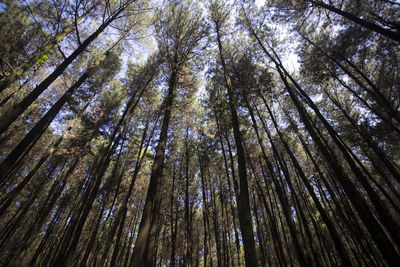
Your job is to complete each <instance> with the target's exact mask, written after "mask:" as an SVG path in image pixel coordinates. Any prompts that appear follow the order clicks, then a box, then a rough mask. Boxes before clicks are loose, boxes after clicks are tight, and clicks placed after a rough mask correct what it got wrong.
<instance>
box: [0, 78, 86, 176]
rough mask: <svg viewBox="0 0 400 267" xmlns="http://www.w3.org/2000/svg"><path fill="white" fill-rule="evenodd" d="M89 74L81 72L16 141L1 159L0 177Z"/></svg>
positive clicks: (32, 143)
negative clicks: (20, 138) (30, 128)
mask: <svg viewBox="0 0 400 267" xmlns="http://www.w3.org/2000/svg"><path fill="white" fill-rule="evenodd" d="M88 76H89V73H88V72H85V73H84V74H82V76H81V77H80V78H79V80H78V81H76V82H75V83H74V84H73V85H72V86H71V87H70V88H69V89H68V90H67V91H66V92H65V93H64V94H63V95H62V96H61V97H60V99H59V100H58V101H57V102H56V103H55V104H54V105H53V106H52V107H51V108H50V109H49V110H48V111H47V112H46V114H45V115H44V116H43V117H42V118H41V119H40V120H39V121H38V122H37V123H36V125H35V126H34V127H33V128H32V130H30V131H29V132H28V133H27V134H26V136H25V137H24V138H23V139H22V140H21V141H20V142H19V143H18V145H17V146H16V147H15V148H14V149H13V150H12V151H11V152H10V154H8V156H7V158H5V159H4V160H3V162H2V163H1V165H0V177H6V176H7V175H8V174H9V172H10V171H11V170H12V169H13V167H14V166H15V164H16V163H17V162H18V161H20V160H21V159H22V157H23V156H26V153H24V152H25V150H26V148H27V147H29V146H33V145H35V143H36V142H37V141H38V140H39V138H40V137H41V136H42V135H43V133H44V132H45V131H46V129H47V128H48V127H49V125H50V124H51V122H52V121H53V119H54V118H55V117H56V116H57V114H58V113H59V112H60V110H61V108H62V107H63V106H64V104H65V103H66V102H67V101H68V99H70V98H71V96H72V94H73V93H74V92H75V91H76V90H77V89H78V88H79V86H81V84H82V83H83V82H84V81H85V80H86V79H87V77H88Z"/></svg>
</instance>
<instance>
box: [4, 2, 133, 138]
mask: <svg viewBox="0 0 400 267" xmlns="http://www.w3.org/2000/svg"><path fill="white" fill-rule="evenodd" d="M124 9H125V8H120V9H119V10H118V11H117V12H115V14H114V15H113V16H112V17H111V18H109V19H108V20H107V21H106V22H104V23H103V24H102V25H101V26H100V27H99V28H98V29H97V30H96V31H95V32H94V33H92V34H91V35H90V36H89V37H88V38H87V39H86V40H85V41H84V42H83V43H82V44H80V45H79V46H78V48H77V49H76V50H75V51H74V52H73V53H72V54H71V55H70V56H69V57H67V58H66V59H65V60H64V61H63V62H62V63H61V64H60V65H59V66H58V67H57V68H56V69H55V70H54V71H53V72H52V73H51V74H50V75H49V76H48V77H47V78H46V79H45V80H44V81H43V82H41V83H40V84H39V85H38V86H36V87H35V89H33V91H32V92H30V93H29V94H28V95H27V96H26V97H25V98H24V99H23V100H22V101H21V102H19V103H18V104H16V105H15V106H13V107H12V108H10V109H9V110H7V111H6V112H5V113H4V115H3V116H2V117H1V118H0V134H2V133H4V132H5V131H6V130H7V128H8V127H9V126H10V125H11V124H12V123H13V122H14V121H15V120H16V119H17V118H18V117H19V116H20V115H21V114H22V113H23V112H24V111H25V110H26V109H27V108H28V107H29V106H30V105H31V104H32V103H33V102H34V101H35V100H36V99H37V98H38V97H39V95H41V94H42V93H43V92H44V91H45V90H46V89H47V88H48V87H49V86H50V85H51V84H52V83H53V82H54V81H55V80H56V79H57V78H58V77H59V76H60V75H62V74H63V72H64V70H65V69H66V68H67V67H68V66H69V65H70V64H71V63H72V62H73V61H74V60H75V59H76V58H77V57H78V56H79V55H80V54H81V53H82V52H83V51H84V50H85V49H86V48H87V47H88V46H89V45H90V44H91V42H92V41H93V40H95V39H96V38H97V37H98V36H99V35H100V33H102V32H103V31H104V29H106V28H107V26H108V25H110V24H111V22H113V21H114V20H115V19H116V18H118V16H119V15H120V13H121V12H122V11H123V10H124Z"/></svg>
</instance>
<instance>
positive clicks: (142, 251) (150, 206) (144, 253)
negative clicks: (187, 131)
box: [132, 62, 178, 267]
mask: <svg viewBox="0 0 400 267" xmlns="http://www.w3.org/2000/svg"><path fill="white" fill-rule="evenodd" d="M176 64H177V62H175V66H174V67H173V70H172V73H171V76H170V78H169V83H168V95H167V98H166V102H165V109H164V119H163V123H162V126H161V132H160V139H159V141H158V145H157V148H156V155H155V158H154V163H153V167H152V169H151V175H150V183H149V187H148V190H147V196H146V201H145V205H144V210H143V215H142V219H141V222H140V226H139V232H138V237H137V239H136V243H135V248H134V250H133V255H132V260H133V262H132V264H133V266H135V267H136V266H137V267H139V266H140V267H142V266H145V267H152V265H153V258H152V256H153V254H152V252H153V249H154V245H155V236H149V233H151V232H152V230H154V228H156V227H157V218H158V212H159V211H158V210H157V205H156V198H157V194H158V191H159V190H158V189H159V183H160V181H159V180H160V179H161V176H162V171H163V168H164V157H165V148H166V145H167V134H168V127H169V121H170V118H171V111H172V104H173V100H174V95H175V89H176V83H177V78H178V77H177V75H178V69H177V66H176Z"/></svg>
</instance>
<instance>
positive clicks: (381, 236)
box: [248, 24, 400, 264]
mask: <svg viewBox="0 0 400 267" xmlns="http://www.w3.org/2000/svg"><path fill="white" fill-rule="evenodd" d="M248 26H249V30H250V33H251V34H252V35H253V36H254V37H255V38H256V40H257V42H258V44H259V46H260V47H261V49H262V50H263V51H264V53H265V54H266V55H267V56H268V57H269V58H270V59H271V60H272V62H274V64H275V65H276V68H277V70H278V72H279V75H280V77H281V80H282V81H283V83H284V85H285V88H286V90H287V92H288V93H289V96H290V98H291V99H292V101H293V103H294V105H295V107H296V109H297V111H298V112H299V114H300V118H301V120H302V122H303V123H304V125H305V127H306V129H307V131H308V133H309V134H310V136H311V138H312V139H313V141H314V143H315V144H316V145H317V147H318V149H319V151H320V152H321V154H322V155H323V156H324V157H325V159H326V161H327V163H328V164H329V165H330V167H331V168H332V170H333V172H334V173H335V175H336V177H337V180H338V181H339V182H340V184H341V186H342V188H343V190H344V191H345V192H346V195H347V196H348V198H349V199H350V201H351V203H352V204H353V205H354V207H355V209H356V211H357V213H358V214H359V216H360V218H361V220H362V221H363V223H364V224H365V226H366V227H367V229H368V231H369V233H370V234H371V237H372V238H373V239H374V241H375V242H376V244H377V247H378V249H379V251H380V252H381V253H382V255H383V256H384V258H385V260H386V261H387V262H388V264H395V262H398V261H399V260H400V255H398V253H397V252H396V250H395V248H394V246H393V244H392V243H391V241H390V240H389V239H388V237H387V236H386V234H385V232H384V230H383V229H382V227H381V226H380V224H379V222H378V221H377V220H376V219H375V217H374V216H373V214H372V212H371V210H370V209H369V208H368V205H367V204H366V202H365V200H364V199H363V198H362V196H361V194H360V192H359V191H358V190H357V189H356V187H355V186H354V184H353V183H352V182H351V181H350V180H349V178H348V177H347V175H346V174H345V172H344V170H343V168H342V166H340V164H339V163H338V161H337V160H336V158H335V157H334V156H333V155H332V154H331V152H330V151H329V149H328V148H327V147H326V146H325V145H324V144H323V143H322V141H321V139H320V138H319V136H318V134H317V132H316V130H315V126H314V124H313V123H312V122H311V121H310V119H309V116H308V114H307V113H306V111H305V109H304V107H303V106H302V104H301V103H300V101H299V99H298V97H297V95H296V94H295V93H294V91H293V89H292V88H291V86H290V85H289V83H288V81H287V79H286V76H287V77H289V79H290V80H291V82H292V83H294V84H295V86H296V88H297V89H298V90H299V91H300V92H301V93H302V96H303V97H305V98H306V100H307V102H308V104H309V105H310V107H311V108H313V110H314V112H316V114H317V116H318V117H319V118H320V119H321V121H322V123H323V124H324V126H325V127H326V128H327V130H328V132H329V134H330V136H331V137H332V139H333V141H334V142H335V144H336V145H337V146H338V148H339V149H340V151H341V152H342V154H343V155H344V156H345V158H346V161H347V162H348V163H349V165H350V167H351V169H352V171H353V172H354V173H355V175H356V177H357V178H358V179H359V180H360V182H361V183H362V184H363V186H364V188H365V189H366V190H367V192H368V195H369V196H370V197H371V201H372V203H373V204H374V205H378V206H379V207H381V205H380V202H381V201H380V200H379V199H378V198H377V197H376V196H375V193H374V192H373V190H372V188H371V186H370V185H369V184H368V182H367V181H366V178H365V177H364V175H363V174H362V173H361V172H360V170H359V169H358V167H357V166H355V164H354V162H353V160H352V159H351V158H350V155H349V154H348V153H347V151H346V149H344V148H343V145H342V144H341V143H340V142H339V140H338V139H337V136H336V134H335V133H334V131H333V129H332V128H331V126H330V125H329V124H328V123H327V122H326V121H325V120H324V119H323V117H322V115H321V114H320V113H319V111H318V109H317V108H316V107H315V106H314V105H313V102H312V101H311V99H309V97H308V96H307V95H306V94H305V92H304V91H302V90H301V88H300V86H299V85H298V84H297V83H296V81H295V80H294V79H293V78H292V77H291V75H290V74H289V73H288V72H287V71H286V70H285V69H284V68H283V66H282V65H281V64H280V62H279V61H277V59H275V58H274V57H273V56H272V55H271V54H270V53H269V52H268V51H267V50H266V48H265V47H264V45H263V43H262V42H261V40H260V39H259V37H258V35H257V34H256V33H255V32H254V30H253V29H252V28H251V26H250V24H248ZM284 73H285V74H284ZM285 75H286V76H285ZM377 212H378V214H379V216H380V217H381V219H382V223H383V225H384V226H385V227H387V229H388V231H389V232H390V233H391V234H392V235H393V236H394V241H395V242H396V243H398V239H397V235H398V233H399V232H397V233H396V231H395V229H394V228H396V227H397V224H396V223H394V224H392V223H391V221H392V218H391V217H390V214H388V213H386V208H383V209H379V208H377Z"/></svg>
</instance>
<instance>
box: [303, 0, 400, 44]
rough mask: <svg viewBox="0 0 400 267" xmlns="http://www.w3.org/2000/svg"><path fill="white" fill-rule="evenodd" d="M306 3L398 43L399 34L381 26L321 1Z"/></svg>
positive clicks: (399, 40) (399, 39)
mask: <svg viewBox="0 0 400 267" xmlns="http://www.w3.org/2000/svg"><path fill="white" fill-rule="evenodd" d="M308 2H310V3H311V4H313V5H316V6H320V7H323V8H325V9H327V10H329V11H332V12H334V13H336V14H338V15H341V16H343V17H344V18H346V19H348V20H351V21H353V22H355V23H357V24H359V25H361V26H363V27H365V28H367V29H370V30H371V31H374V32H376V33H379V34H381V35H383V36H385V37H387V38H390V39H392V40H394V41H397V42H400V34H399V33H397V32H394V31H391V30H388V29H385V28H382V27H381V26H379V25H377V24H375V23H373V22H369V21H366V20H364V19H360V18H359V17H357V16H355V15H354V14H351V13H349V12H346V11H343V10H341V9H338V8H336V7H334V6H331V5H328V4H325V3H324V2H322V1H312V0H310V1H308Z"/></svg>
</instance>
